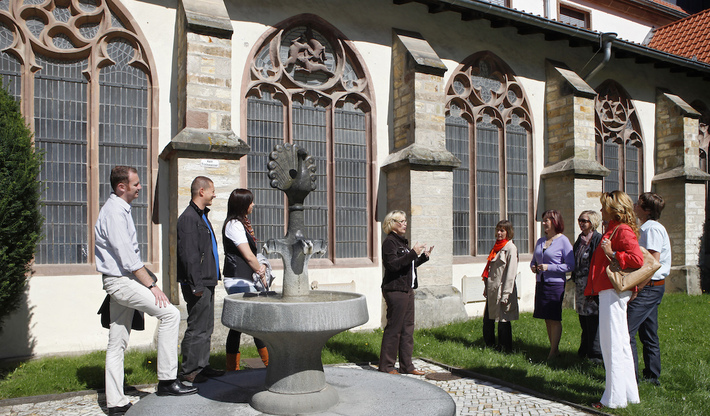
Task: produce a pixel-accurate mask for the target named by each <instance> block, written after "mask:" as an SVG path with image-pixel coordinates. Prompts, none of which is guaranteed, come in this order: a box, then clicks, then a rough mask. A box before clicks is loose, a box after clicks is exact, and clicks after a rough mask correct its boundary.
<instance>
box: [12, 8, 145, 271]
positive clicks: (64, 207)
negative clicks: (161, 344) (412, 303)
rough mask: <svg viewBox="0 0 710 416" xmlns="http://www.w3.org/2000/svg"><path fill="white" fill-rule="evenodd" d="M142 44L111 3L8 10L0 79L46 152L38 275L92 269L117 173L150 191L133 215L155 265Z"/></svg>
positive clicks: (129, 21)
mask: <svg viewBox="0 0 710 416" xmlns="http://www.w3.org/2000/svg"><path fill="white" fill-rule="evenodd" d="M142 38H143V37H142V35H141V34H140V31H139V29H138V28H137V27H134V25H133V19H132V18H130V17H129V16H128V14H127V13H126V12H125V11H124V9H123V8H122V7H121V6H120V5H119V4H115V3H113V2H112V1H110V0H77V1H69V0H2V1H0V51H1V52H0V74H1V75H2V77H3V82H4V84H5V86H6V88H8V89H9V91H10V93H11V94H12V95H14V96H15V97H16V98H18V99H21V103H22V111H23V114H24V116H25V118H26V120H27V121H28V123H29V124H30V127H31V128H32V129H33V131H34V135H35V137H34V142H35V146H36V147H37V148H38V149H40V150H42V151H43V152H44V163H43V165H42V170H41V173H40V180H42V183H43V186H42V202H43V204H42V207H41V210H42V215H43V216H44V218H45V220H44V229H43V233H44V238H43V239H42V241H41V242H40V243H39V244H38V247H37V253H36V257H35V262H36V264H37V265H39V266H38V267H36V269H37V270H39V271H40V272H42V271H43V270H45V271H46V272H47V273H52V274H56V273H64V272H66V273H70V272H76V271H77V268H76V265H77V264H87V265H90V264H91V263H93V262H94V258H93V249H92V245H93V224H94V222H95V221H96V218H97V216H98V211H99V209H100V206H101V204H103V202H104V201H105V200H106V198H107V197H108V195H109V194H110V192H111V187H110V184H109V172H110V170H111V168H112V167H113V166H114V165H117V164H123V165H131V166H135V167H136V168H137V169H138V172H139V175H140V178H141V182H142V184H143V191H142V192H141V194H140V197H139V198H138V199H137V200H136V201H134V202H133V209H132V213H133V217H134V220H135V223H136V228H137V231H138V234H139V235H138V241H139V244H140V249H141V254H142V256H143V260H144V261H146V262H151V261H153V258H154V257H155V255H156V251H155V249H153V247H154V244H152V242H151V239H152V234H153V232H152V231H153V230H152V229H153V226H151V223H150V206H151V195H152V189H151V187H152V186H151V184H152V182H153V180H152V177H151V175H152V171H153V170H154V168H155V160H154V159H155V158H154V157H153V154H154V152H155V149H154V143H153V137H152V135H151V130H152V125H153V124H152V123H153V119H152V117H153V115H152V105H151V102H152V92H153V91H152V79H153V76H152V75H151V67H152V65H151V64H150V61H151V58H150V57H149V53H148V52H147V50H146V47H145V46H144V44H143V42H142V41H141V39H142ZM149 248H150V249H149ZM43 265H47V266H46V267H44V268H43ZM50 265H51V266H50ZM57 265H71V266H72V267H60V266H57ZM92 269H93V267H89V266H87V267H86V270H87V271H88V270H92Z"/></svg>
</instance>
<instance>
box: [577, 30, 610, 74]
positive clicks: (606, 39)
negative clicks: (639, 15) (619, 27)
mask: <svg viewBox="0 0 710 416" xmlns="http://www.w3.org/2000/svg"><path fill="white" fill-rule="evenodd" d="M616 36H617V34H616V33H614V32H607V33H602V34H601V35H600V36H599V43H600V44H601V45H602V47H603V48H604V59H602V61H601V62H599V65H597V67H596V68H594V69H592V72H590V73H589V74H587V76H585V77H584V80H585V81H586V82H589V80H590V79H592V77H594V75H596V74H597V72H599V71H601V69H602V68H604V66H605V65H606V64H607V62H609V60H610V59H611V44H612V43H613V42H614V39H616Z"/></svg>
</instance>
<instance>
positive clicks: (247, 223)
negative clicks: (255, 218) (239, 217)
mask: <svg viewBox="0 0 710 416" xmlns="http://www.w3.org/2000/svg"><path fill="white" fill-rule="evenodd" d="M242 224H243V225H244V228H246V229H247V232H248V233H249V235H251V238H253V239H254V242H255V243H256V242H257V241H259V240H257V239H256V236H255V235H254V229H253V228H252V226H251V221H249V218H248V217H247V216H246V215H245V216H244V220H243V221H242Z"/></svg>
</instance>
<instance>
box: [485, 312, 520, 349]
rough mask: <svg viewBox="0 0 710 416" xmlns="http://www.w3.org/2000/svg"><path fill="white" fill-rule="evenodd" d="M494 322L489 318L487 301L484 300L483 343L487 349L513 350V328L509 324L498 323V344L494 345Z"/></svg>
mask: <svg viewBox="0 0 710 416" xmlns="http://www.w3.org/2000/svg"><path fill="white" fill-rule="evenodd" d="M495 325H496V321H494V320H493V319H491V318H489V314H488V299H486V310H485V312H483V342H485V343H486V346H487V347H493V346H498V348H500V349H502V350H503V351H507V352H510V351H512V350H513V326H512V325H511V324H510V321H509V322H498V344H496V333H495Z"/></svg>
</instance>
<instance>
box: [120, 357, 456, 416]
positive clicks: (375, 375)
mask: <svg viewBox="0 0 710 416" xmlns="http://www.w3.org/2000/svg"><path fill="white" fill-rule="evenodd" d="M324 370H325V379H326V382H327V383H328V384H329V385H330V386H332V387H333V388H334V389H335V390H336V391H337V393H338V396H339V398H340V401H339V403H338V404H336V405H335V406H333V407H332V408H331V409H329V410H328V411H326V412H322V413H318V415H332V416H363V415H392V414H407V415H411V414H421V415H427V416H429V415H432V416H433V415H442V416H444V415H445V416H450V415H454V414H455V413H456V404H455V403H454V400H453V399H452V398H451V396H450V395H449V394H448V393H446V392H445V391H444V390H442V389H440V388H439V387H436V386H434V385H432V384H429V383H427V382H425V381H422V380H417V379H415V378H412V377H408V376H403V375H391V374H385V373H380V372H377V371H363V370H360V369H348V368H339V367H326V368H325V369H324ZM265 380H266V370H244V371H234V372H230V373H227V374H226V375H224V376H222V377H219V378H216V379H211V380H208V381H206V382H204V383H200V384H198V385H197V386H198V387H199V388H200V391H199V393H198V394H194V395H191V396H184V397H159V396H156V395H155V394H151V395H149V396H147V397H144V398H143V399H141V400H140V401H139V402H138V403H136V404H135V405H134V406H133V407H132V408H131V409H130V410H129V411H128V413H127V416H188V415H212V414H214V415H235V416H252V415H254V416H256V415H261V414H263V413H261V412H259V411H258V410H255V409H254V408H252V407H251V406H250V405H249V400H250V399H251V397H252V396H253V395H254V394H255V393H258V392H260V391H264V390H265V389H264V382H265Z"/></svg>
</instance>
